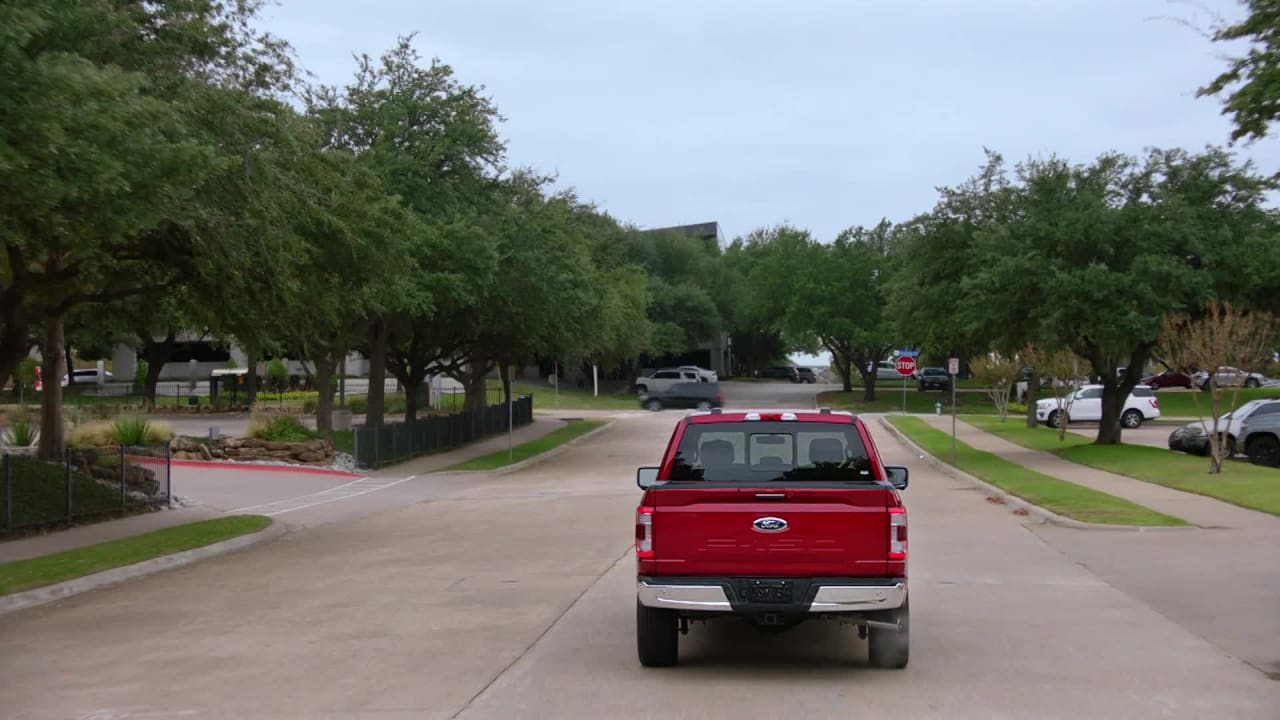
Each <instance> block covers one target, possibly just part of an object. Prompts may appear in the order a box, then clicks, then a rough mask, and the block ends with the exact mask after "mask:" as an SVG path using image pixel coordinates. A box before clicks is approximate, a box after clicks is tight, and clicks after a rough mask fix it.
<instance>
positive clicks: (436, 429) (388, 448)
mask: <svg viewBox="0 0 1280 720" xmlns="http://www.w3.org/2000/svg"><path fill="white" fill-rule="evenodd" d="M508 417H510V420H511V426H512V427H520V426H522V425H528V424H529V423H531V422H533V397H532V396H530V395H524V396H521V397H518V398H516V399H515V400H513V401H512V403H511V408H510V411H509V415H508V408H507V404H506V403H502V404H499V405H490V406H488V407H486V408H485V409H483V410H473V411H464V412H459V413H453V414H451V415H432V416H428V417H424V418H419V419H418V420H416V421H414V422H411V423H387V424H385V425H382V426H380V427H370V426H368V425H357V426H355V427H354V428H352V430H353V433H352V434H353V435H354V450H353V453H352V454H353V455H354V456H355V458H356V462H357V463H358V464H359V465H361V466H362V467H379V466H382V465H390V464H392V463H398V462H403V461H405V460H409V459H411V458H415V457H419V456H422V455H430V454H432V453H436V452H441V451H444V450H451V449H453V448H456V447H460V446H462V445H466V444H467V443H470V442H475V441H476V440H480V439H483V438H486V437H489V436H490V435H496V434H498V433H504V432H506V431H507V427H508V425H507V420H508Z"/></svg>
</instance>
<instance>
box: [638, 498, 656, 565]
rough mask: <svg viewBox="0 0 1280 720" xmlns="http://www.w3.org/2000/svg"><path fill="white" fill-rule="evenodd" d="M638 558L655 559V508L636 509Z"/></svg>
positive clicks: (641, 507)
mask: <svg viewBox="0 0 1280 720" xmlns="http://www.w3.org/2000/svg"><path fill="white" fill-rule="evenodd" d="M636 558H638V559H640V560H652V559H653V508H651V507H647V506H644V505H642V506H640V507H639V508H636Z"/></svg>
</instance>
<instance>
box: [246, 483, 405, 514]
mask: <svg viewBox="0 0 1280 720" xmlns="http://www.w3.org/2000/svg"><path fill="white" fill-rule="evenodd" d="M416 477H418V476H417V475H410V476H409V477H405V478H400V479H398V480H396V479H390V478H360V479H359V480H353V481H351V482H349V483H343V484H342V485H338V486H336V487H331V488H329V489H328V490H321V491H320V492H317V493H311V494H310V495H300V496H298V497H294V498H286V499H284V500H276V501H275V502H269V503H263V504H262V505H250V506H248V507H242V508H238V509H236V510H230V511H228V512H233V513H252V514H254V515H266V516H267V517H275V516H276V515H283V514H284V513H287V512H293V511H294V510H302V509H304V508H309V507H315V506H316V505H324V504H325V503H331V502H337V501H339V500H349V499H351V498H353V497H359V496H361V495H368V494H369V493H371V492H377V491H379V490H385V489H387V488H389V487H393V486H395V485H399V484H400V483H404V482H409V481H410V480H412V479H414V478H416Z"/></svg>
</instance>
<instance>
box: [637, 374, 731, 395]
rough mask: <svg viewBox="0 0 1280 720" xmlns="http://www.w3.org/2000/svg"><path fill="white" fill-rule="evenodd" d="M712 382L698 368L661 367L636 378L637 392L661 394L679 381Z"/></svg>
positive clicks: (640, 393) (641, 393)
mask: <svg viewBox="0 0 1280 720" xmlns="http://www.w3.org/2000/svg"><path fill="white" fill-rule="evenodd" d="M696 382H712V381H711V380H708V379H706V376H704V375H703V374H702V373H701V372H699V370H698V369H696V368H660V369H658V370H654V371H653V372H652V373H650V374H648V375H646V376H645V377H641V378H636V393H637V394H639V395H650V394H654V395H661V394H662V393H665V392H667V391H668V390H670V389H671V386H673V385H677V384H679V383H696Z"/></svg>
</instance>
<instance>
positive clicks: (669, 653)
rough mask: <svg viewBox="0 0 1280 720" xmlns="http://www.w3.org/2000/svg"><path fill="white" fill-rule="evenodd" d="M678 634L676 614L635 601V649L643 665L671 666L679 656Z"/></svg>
mask: <svg viewBox="0 0 1280 720" xmlns="http://www.w3.org/2000/svg"><path fill="white" fill-rule="evenodd" d="M679 649H680V635H679V631H678V629H677V627H676V614H675V613H674V612H672V611H670V610H663V609H662V608H651V607H645V606H644V605H641V604H640V602H639V601H636V650H637V651H638V652H639V655H640V664H641V665H643V666H645V667H671V666H672V665H675V664H676V659H677V658H678V657H679Z"/></svg>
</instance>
